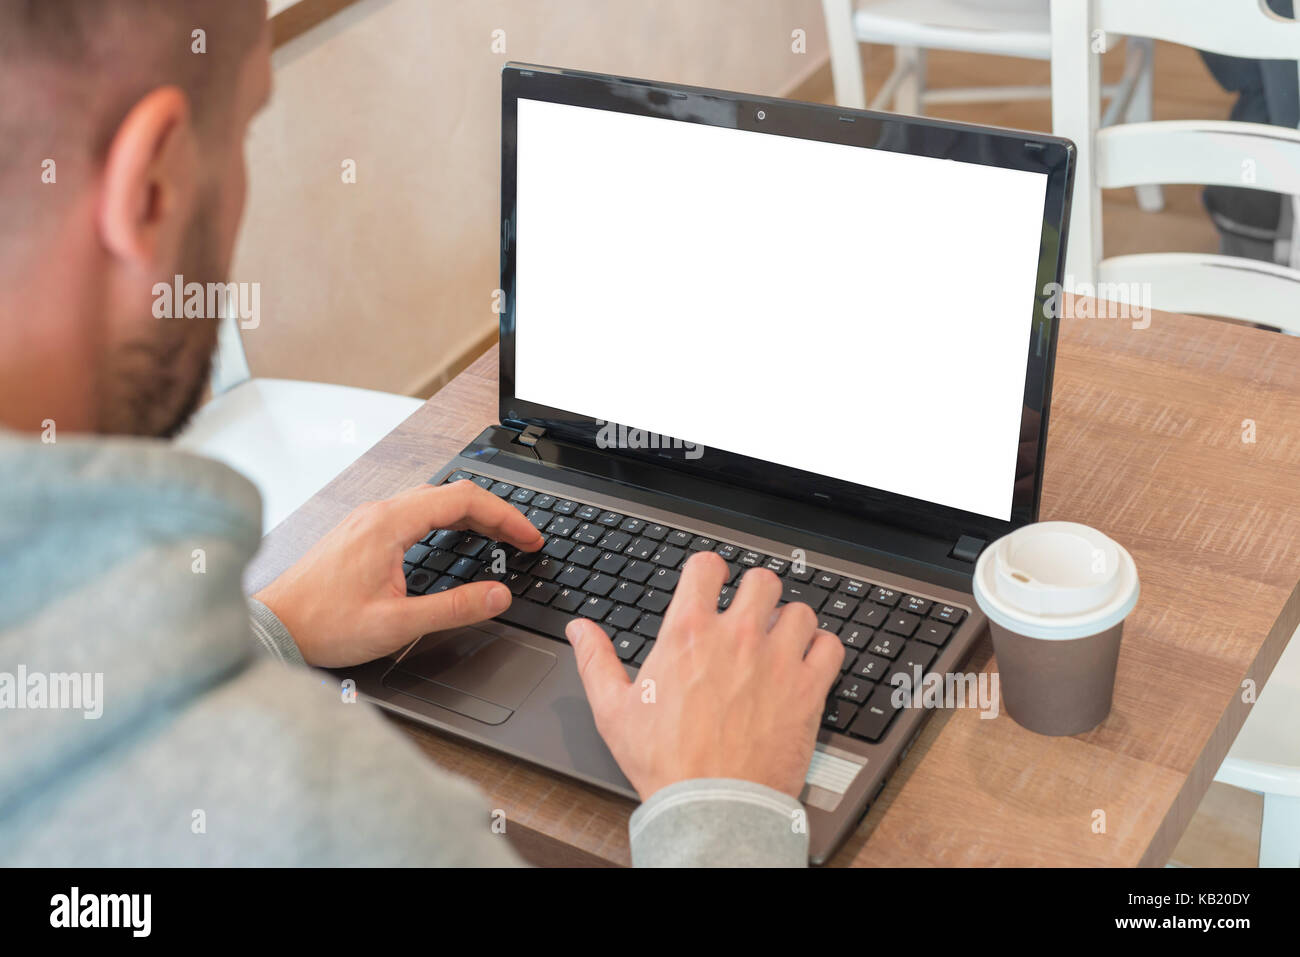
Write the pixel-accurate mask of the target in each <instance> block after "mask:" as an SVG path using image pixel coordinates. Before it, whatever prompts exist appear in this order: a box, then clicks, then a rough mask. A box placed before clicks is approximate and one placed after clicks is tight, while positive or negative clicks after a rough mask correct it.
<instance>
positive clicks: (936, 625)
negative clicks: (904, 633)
mask: <svg viewBox="0 0 1300 957" xmlns="http://www.w3.org/2000/svg"><path fill="white" fill-rule="evenodd" d="M951 634H952V625H945V624H944V623H943V622H941V621H935V620H934V619H933V618H930V619H927V620H926V621H923V622H921V627H920V628H919V629H918V630H917V632H916V637H917V638H919V639H920V640H921V641H924V642H927V643H929V644H931V645H936V646H942V645H943V643H944V642H945V641H947V640H948V636H949V635H951Z"/></svg>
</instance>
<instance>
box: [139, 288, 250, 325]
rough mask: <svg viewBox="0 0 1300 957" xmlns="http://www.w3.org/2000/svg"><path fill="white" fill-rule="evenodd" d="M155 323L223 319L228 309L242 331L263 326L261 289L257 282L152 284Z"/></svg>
mask: <svg viewBox="0 0 1300 957" xmlns="http://www.w3.org/2000/svg"><path fill="white" fill-rule="evenodd" d="M153 295H154V301H153V314H154V318H156V319H223V318H225V317H226V315H227V309H230V310H231V311H232V313H233V318H236V319H238V320H239V327H240V328H241V329H256V328H257V327H258V326H260V325H261V324H262V285H261V283H256V282H210V283H201V282H186V281H185V277H184V276H180V275H177V276H176V277H175V278H174V279H173V280H172V281H171V282H169V283H167V282H159V283H154V287H153Z"/></svg>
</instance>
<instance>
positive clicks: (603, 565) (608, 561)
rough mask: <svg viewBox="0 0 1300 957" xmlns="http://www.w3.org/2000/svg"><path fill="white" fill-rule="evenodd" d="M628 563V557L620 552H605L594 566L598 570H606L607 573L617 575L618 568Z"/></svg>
mask: <svg viewBox="0 0 1300 957" xmlns="http://www.w3.org/2000/svg"><path fill="white" fill-rule="evenodd" d="M626 564H627V559H626V558H624V557H623V556H622V555H620V554H619V553H618V552H603V553H601V556H600V559H599V560H598V561H597V562H596V564H595V565H593V566H592V568H594V569H595V570H596V571H598V572H604V573H605V574H606V575H617V574H618V570H619V569H620V568H622V567H623V566H624V565H626Z"/></svg>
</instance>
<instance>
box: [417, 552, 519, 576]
mask: <svg viewBox="0 0 1300 957" xmlns="http://www.w3.org/2000/svg"><path fill="white" fill-rule="evenodd" d="M534 560H536V558H535V557H534ZM454 561H456V556H455V555H454V554H452V553H451V552H429V554H428V556H426V557H425V559H424V561H422V562H420V567H421V568H427V569H429V571H431V572H445V571H446V570H447V569H448V568H450V567H451V563H452V562H454Z"/></svg>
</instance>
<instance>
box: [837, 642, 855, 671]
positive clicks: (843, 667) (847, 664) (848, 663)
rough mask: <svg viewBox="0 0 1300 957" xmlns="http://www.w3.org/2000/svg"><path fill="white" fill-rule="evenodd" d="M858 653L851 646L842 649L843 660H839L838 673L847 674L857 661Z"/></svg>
mask: <svg viewBox="0 0 1300 957" xmlns="http://www.w3.org/2000/svg"><path fill="white" fill-rule="evenodd" d="M857 660H858V653H857V652H856V651H854V650H853V649H852V648H845V649H844V660H843V661H842V662H840V674H847V673H848V672H849V671H850V670H851V669H852V668H853V666H854V664H856V663H857Z"/></svg>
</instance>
